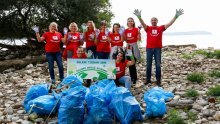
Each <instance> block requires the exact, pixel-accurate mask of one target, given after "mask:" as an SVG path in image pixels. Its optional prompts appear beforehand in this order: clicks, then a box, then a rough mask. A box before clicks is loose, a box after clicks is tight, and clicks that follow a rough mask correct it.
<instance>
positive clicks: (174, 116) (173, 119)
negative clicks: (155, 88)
mask: <svg viewBox="0 0 220 124" xmlns="http://www.w3.org/2000/svg"><path fill="white" fill-rule="evenodd" d="M167 123H168V124H186V122H185V121H184V120H183V119H182V118H181V116H180V114H179V112H178V111H177V110H175V109H171V110H169V111H168V119H167Z"/></svg>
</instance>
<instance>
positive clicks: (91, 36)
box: [84, 21, 97, 59]
mask: <svg viewBox="0 0 220 124" xmlns="http://www.w3.org/2000/svg"><path fill="white" fill-rule="evenodd" d="M95 35H96V34H95V24H94V22H93V21H88V22H87V31H86V32H84V36H85V38H84V40H85V42H86V52H88V51H89V50H91V51H92V53H93V56H92V58H95V59H96V57H97V56H96V45H95V37H96V36H95Z"/></svg>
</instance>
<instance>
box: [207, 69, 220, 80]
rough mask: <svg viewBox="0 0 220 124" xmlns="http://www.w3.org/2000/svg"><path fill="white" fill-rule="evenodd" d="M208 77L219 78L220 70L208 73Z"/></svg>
mask: <svg viewBox="0 0 220 124" xmlns="http://www.w3.org/2000/svg"><path fill="white" fill-rule="evenodd" d="M209 76H211V77H218V78H220V70H212V71H211V72H210V73H209Z"/></svg>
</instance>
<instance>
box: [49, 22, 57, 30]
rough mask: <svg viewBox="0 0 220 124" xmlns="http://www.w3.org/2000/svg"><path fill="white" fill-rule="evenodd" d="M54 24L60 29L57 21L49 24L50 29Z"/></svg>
mask: <svg viewBox="0 0 220 124" xmlns="http://www.w3.org/2000/svg"><path fill="white" fill-rule="evenodd" d="M53 25H55V27H56V30H57V31H58V28H57V27H58V25H57V23H56V22H51V23H50V25H49V29H50V28H51V27H52V26H53Z"/></svg>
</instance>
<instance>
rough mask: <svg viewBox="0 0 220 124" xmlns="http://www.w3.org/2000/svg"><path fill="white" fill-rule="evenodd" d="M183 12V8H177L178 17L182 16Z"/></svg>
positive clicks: (176, 15)
mask: <svg viewBox="0 0 220 124" xmlns="http://www.w3.org/2000/svg"><path fill="white" fill-rule="evenodd" d="M182 14H183V9H179V10H178V9H176V14H175V17H176V18H178V17H179V16H181V15H182Z"/></svg>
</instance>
